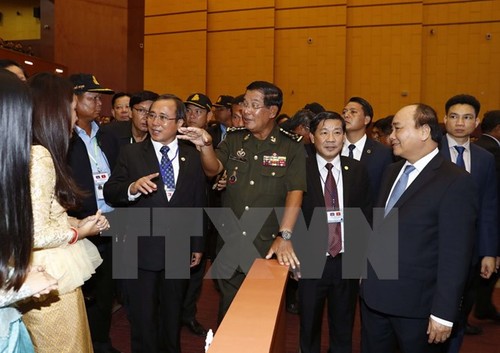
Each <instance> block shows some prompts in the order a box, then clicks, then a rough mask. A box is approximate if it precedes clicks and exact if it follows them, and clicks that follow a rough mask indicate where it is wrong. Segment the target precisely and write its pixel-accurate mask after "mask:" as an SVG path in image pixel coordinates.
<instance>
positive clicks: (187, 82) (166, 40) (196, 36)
mask: <svg viewBox="0 0 500 353" xmlns="http://www.w3.org/2000/svg"><path fill="white" fill-rule="evenodd" d="M206 43H207V37H206V33H205V32H187V33H173V34H161V35H149V36H146V37H145V41H144V88H145V89H149V90H152V91H155V92H157V93H160V94H161V93H174V94H176V95H178V96H179V97H181V98H182V99H184V98H186V97H187V96H188V95H189V93H191V92H195V91H199V92H204V91H205V87H206V50H207V45H206ZM180 48H182V52H180Z"/></svg>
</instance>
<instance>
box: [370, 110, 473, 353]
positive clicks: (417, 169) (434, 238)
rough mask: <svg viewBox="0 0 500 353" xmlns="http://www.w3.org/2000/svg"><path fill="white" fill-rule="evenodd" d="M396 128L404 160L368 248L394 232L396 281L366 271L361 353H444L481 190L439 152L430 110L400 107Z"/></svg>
mask: <svg viewBox="0 0 500 353" xmlns="http://www.w3.org/2000/svg"><path fill="white" fill-rule="evenodd" d="M392 127H393V132H392V134H391V137H390V139H391V143H392V147H393V151H394V154H395V155H396V156H400V157H402V158H404V159H403V160H401V161H399V162H397V163H394V164H392V165H391V166H390V167H389V168H387V170H386V172H385V174H384V178H383V182H382V186H381V189H380V195H379V198H378V201H377V204H376V205H377V206H378V207H383V208H384V209H385V212H384V213H385V216H384V218H383V219H380V218H382V217H381V216H382V215H381V214H380V213H375V216H374V220H373V223H374V229H373V232H374V234H373V237H372V238H371V239H370V247H369V249H370V251H376V249H377V247H379V248H380V242H382V241H383V240H384V239H386V238H387V237H388V236H390V235H391V234H394V232H395V231H396V232H397V242H398V243H397V249H398V254H397V269H398V275H397V279H380V278H379V276H378V273H376V272H375V270H374V268H373V267H372V266H371V264H369V266H368V275H367V278H366V279H363V280H362V282H361V292H360V294H361V297H362V301H361V317H362V352H363V353H367V352H370V353H371V352H374V353H379V352H384V353H386V352H387V353H389V352H395V351H396V347H397V345H398V344H399V346H400V348H401V351H403V352H415V353H417V352H418V353H421V352H422V353H423V352H439V351H440V349H441V347H440V346H441V344H440V343H442V342H445V341H446V340H447V339H448V338H449V337H450V334H451V330H452V326H453V322H454V321H455V320H456V319H457V317H458V313H459V307H460V301H461V296H462V293H463V289H464V286H465V282H466V278H467V272H468V269H469V265H470V262H471V256H472V248H473V244H474V236H475V224H476V219H477V212H478V202H477V196H476V193H477V191H476V187H475V185H474V181H473V179H472V177H471V175H470V174H469V173H467V172H466V171H464V170H463V169H461V168H459V167H457V166H456V165H454V164H453V163H451V162H450V161H447V160H446V159H445V158H444V157H443V156H442V155H441V154H440V153H439V150H438V143H439V140H440V138H441V131H440V129H439V124H438V120H437V117H436V113H435V111H434V110H433V109H432V108H431V107H429V106H426V105H424V104H415V105H409V106H406V107H404V108H402V109H401V110H400V111H399V112H398V113H397V114H396V115H395V117H394V120H393V122H392ZM376 211H377V210H376ZM377 216H379V217H377ZM395 225H397V228H396V229H397V230H395V227H394V226H395ZM379 251H380V250H379ZM381 251H385V249H382V250H381ZM368 256H369V258H374V257H378V258H380V257H381V256H384V257H387V256H386V254H380V253H378V254H373V253H369V255H368Z"/></svg>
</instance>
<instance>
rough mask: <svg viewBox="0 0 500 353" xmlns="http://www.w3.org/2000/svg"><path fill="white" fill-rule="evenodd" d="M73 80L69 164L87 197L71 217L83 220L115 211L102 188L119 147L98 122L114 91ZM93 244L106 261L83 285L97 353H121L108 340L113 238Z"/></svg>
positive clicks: (79, 77)
mask: <svg viewBox="0 0 500 353" xmlns="http://www.w3.org/2000/svg"><path fill="white" fill-rule="evenodd" d="M70 80H71V81H72V82H73V84H74V87H75V88H74V92H75V95H76V97H77V105H76V112H77V115H78V121H77V123H76V126H75V131H74V133H73V136H72V138H71V141H70V146H69V150H68V164H69V166H70V168H71V171H72V177H73V179H74V180H75V182H76V184H77V185H78V187H79V188H80V189H81V190H83V191H85V192H86V197H84V198H83V199H82V200H80V201H81V202H80V205H79V207H78V208H77V209H74V210H69V211H68V214H69V215H70V216H73V217H76V218H79V219H83V218H85V217H87V216H90V215H93V214H95V213H96V212H97V210H98V209H100V210H101V211H102V212H103V213H107V212H111V211H113V208H112V207H111V206H110V205H108V204H107V203H106V202H105V200H104V196H103V194H102V189H103V185H104V183H105V182H106V181H107V180H108V179H109V176H110V173H111V171H112V170H113V168H114V166H115V163H116V159H117V157H118V152H119V145H118V141H117V140H116V138H115V137H114V136H113V135H112V134H111V133H109V132H106V131H103V130H102V129H101V128H100V126H99V125H98V124H97V123H96V122H95V120H96V119H97V118H98V117H99V116H100V114H101V107H102V102H101V94H113V91H112V90H110V89H108V88H104V87H102V86H101V85H100V84H99V83H98V82H97V80H96V79H95V77H94V76H92V75H91V74H83V73H82V74H74V75H71V77H70ZM103 176H105V178H103ZM90 241H92V242H93V243H94V244H95V245H96V246H97V248H98V249H99V253H100V255H101V257H102V260H103V262H102V264H101V266H99V267H98V268H97V269H96V273H95V274H94V275H93V276H92V277H91V278H90V279H89V280H88V281H87V282H85V284H84V286H83V292H84V295H85V299H86V300H85V305H86V309H87V316H88V319H89V327H90V333H91V336H92V344H93V347H94V352H96V353H109V352H111V353H113V352H118V351H117V350H116V349H114V348H113V347H112V346H111V340H110V338H109V330H110V327H111V308H112V305H113V296H114V283H113V279H112V256H111V255H112V252H111V237H92V238H91V239H90Z"/></svg>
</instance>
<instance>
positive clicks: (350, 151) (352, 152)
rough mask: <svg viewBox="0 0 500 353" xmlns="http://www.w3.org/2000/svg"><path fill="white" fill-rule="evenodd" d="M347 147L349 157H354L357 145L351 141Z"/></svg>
mask: <svg viewBox="0 0 500 353" xmlns="http://www.w3.org/2000/svg"><path fill="white" fill-rule="evenodd" d="M347 148H349V155H348V157H349V158H352V159H354V149H355V148H356V145H354V144H352V143H351V144H350V145H349V146H348V147H347Z"/></svg>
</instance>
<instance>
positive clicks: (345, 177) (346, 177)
mask: <svg viewBox="0 0 500 353" xmlns="http://www.w3.org/2000/svg"><path fill="white" fill-rule="evenodd" d="M350 167H351V161H350V160H349V158H344V157H340V172H341V173H342V189H343V190H342V193H343V199H344V202H343V205H342V206H343V207H342V208H345V207H347V205H349V201H350V200H349V197H350V196H351V195H350V194H351V193H350V190H351V180H352V178H351V176H350V174H351V168H350Z"/></svg>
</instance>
